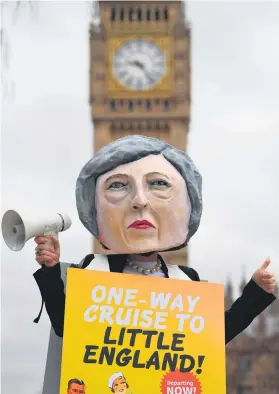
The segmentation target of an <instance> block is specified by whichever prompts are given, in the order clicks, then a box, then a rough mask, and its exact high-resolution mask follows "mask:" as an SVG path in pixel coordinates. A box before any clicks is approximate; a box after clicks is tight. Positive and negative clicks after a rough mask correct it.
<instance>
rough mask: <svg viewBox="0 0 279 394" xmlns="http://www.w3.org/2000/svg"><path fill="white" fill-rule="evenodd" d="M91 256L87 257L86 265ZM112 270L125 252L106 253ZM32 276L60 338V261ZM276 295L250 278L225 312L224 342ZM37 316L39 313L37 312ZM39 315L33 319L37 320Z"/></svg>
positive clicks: (121, 262)
mask: <svg viewBox="0 0 279 394" xmlns="http://www.w3.org/2000/svg"><path fill="white" fill-rule="evenodd" d="M93 258H94V255H88V256H86V258H85V260H84V262H83V267H82V268H85V267H86V266H87V265H88V264H89V263H90V262H91V260H92V259H93ZM108 262H109V266H110V271H111V272H120V273H121V272H122V271H123V269H124V266H125V263H126V258H125V255H108ZM179 268H180V269H181V270H182V271H183V272H184V273H185V274H186V275H187V276H188V277H189V278H190V279H192V280H193V281H199V280H200V278H199V275H198V273H197V272H196V271H195V270H194V269H193V268H189V267H184V266H179ZM162 270H163V272H164V274H165V275H166V277H167V278H168V277H169V276H168V268H167V266H166V264H165V263H164V262H162ZM34 278H35V280H36V282H37V284H38V286H39V289H40V292H41V295H42V299H43V301H44V303H45V306H46V310H47V313H48V315H49V318H50V321H51V324H52V327H53V329H54V331H55V333H56V335H58V336H59V337H62V336H63V327H64V313H65V293H64V283H63V280H62V279H61V270H60V264H57V265H56V266H54V267H52V268H40V269H39V270H38V271H36V272H35V274H34ZM275 299H276V297H275V296H274V295H273V294H269V293H267V292H265V291H264V290H263V289H261V288H260V287H259V286H258V285H257V284H256V283H255V282H254V281H253V280H252V279H251V280H250V282H248V284H247V285H246V286H245V288H244V291H243V293H242V295H241V296H240V297H239V298H238V299H237V300H236V301H235V302H234V303H233V304H232V306H231V308H230V309H229V310H227V311H225V341H226V344H227V343H228V342H230V341H231V340H232V339H233V338H235V337H236V336H237V335H238V334H240V333H241V332H242V331H243V330H245V328H247V327H248V326H249V325H250V324H251V323H252V321H253V320H254V319H255V318H256V317H257V316H258V315H259V314H260V313H261V312H263V311H264V310H265V309H266V308H267V307H268V306H269V305H270V304H271V303H272V302H273V301H274V300H275ZM39 316H40V315H39ZM38 320H39V317H38V318H37V319H35V321H36V322H38Z"/></svg>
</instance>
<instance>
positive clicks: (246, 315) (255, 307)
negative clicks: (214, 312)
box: [225, 279, 276, 344]
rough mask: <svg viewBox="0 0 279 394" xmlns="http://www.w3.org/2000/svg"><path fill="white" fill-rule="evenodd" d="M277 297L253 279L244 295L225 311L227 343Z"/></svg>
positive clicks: (246, 287)
mask: <svg viewBox="0 0 279 394" xmlns="http://www.w3.org/2000/svg"><path fill="white" fill-rule="evenodd" d="M275 299H276V297H275V296H274V295H273V294H269V293H267V292H266V291H264V290H263V289H261V288H260V287H259V286H258V285H257V284H256V282H254V281H253V279H251V280H250V282H248V283H247V285H246V286H245V288H244V290H243V293H242V295H241V296H240V297H239V298H238V299H237V300H236V301H235V302H234V303H233V304H232V306H231V308H230V309H229V310H227V311H226V312H225V337H226V344H227V343H228V342H230V341H231V340H232V339H233V338H235V337H236V336H237V335H238V334H240V333H241V332H242V331H243V330H245V329H246V328H247V327H248V326H249V325H250V324H251V323H252V321H253V320H254V319H255V318H256V317H257V316H258V315H259V314H260V313H262V312H263V311H264V310H265V309H266V308H267V307H268V306H269V305H270V304H272V302H273V301H275Z"/></svg>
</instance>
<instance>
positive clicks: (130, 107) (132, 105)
mask: <svg viewBox="0 0 279 394" xmlns="http://www.w3.org/2000/svg"><path fill="white" fill-rule="evenodd" d="M128 109H129V111H130V112H132V111H133V110H134V104H133V102H132V101H129V105H128Z"/></svg>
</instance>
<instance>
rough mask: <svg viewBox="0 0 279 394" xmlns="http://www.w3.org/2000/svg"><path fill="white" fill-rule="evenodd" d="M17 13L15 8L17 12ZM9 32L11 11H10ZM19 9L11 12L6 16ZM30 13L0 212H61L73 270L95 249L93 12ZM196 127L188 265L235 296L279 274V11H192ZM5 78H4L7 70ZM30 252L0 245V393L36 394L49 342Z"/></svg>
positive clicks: (14, 29) (16, 77)
mask: <svg viewBox="0 0 279 394" xmlns="http://www.w3.org/2000/svg"><path fill="white" fill-rule="evenodd" d="M10 6H11V5H10ZM5 8H6V12H5V14H4V16H5V24H6V25H7V26H9V24H10V21H11V18H10V17H11V13H10V11H9V10H8V8H9V7H8V6H5ZM10 8H12V7H10ZM37 8H38V14H37V16H34V17H32V16H31V17H30V13H29V9H28V5H27V4H25V6H24V7H23V9H22V11H21V14H20V16H19V17H18V19H17V22H16V24H15V25H13V26H10V28H9V38H10V51H11V53H10V56H11V59H10V69H9V73H8V74H6V73H5V80H6V82H7V84H8V85H7V87H8V86H9V84H10V83H11V82H12V81H13V82H14V84H15V88H16V92H15V93H16V94H15V97H14V98H13V99H12V97H7V98H6V99H5V101H4V102H3V103H2V115H3V122H2V155H1V157H2V161H1V164H2V213H3V212H4V211H5V210H6V209H10V208H13V209H16V210H18V211H19V212H20V213H21V212H24V211H30V212H31V214H32V215H33V216H36V214H39V213H47V212H59V211H64V212H67V213H68V214H70V216H71V217H72V219H73V225H72V227H71V229H70V230H69V231H67V232H65V233H63V234H62V235H61V236H60V240H61V249H62V251H61V252H62V255H61V260H62V261H66V262H77V261H80V260H81V259H82V258H83V257H84V256H85V255H86V254H88V253H90V252H91V249H90V248H91V239H90V237H89V235H88V233H87V230H85V228H83V226H82V225H81V224H80V223H79V220H78V217H77V213H76V208H75V198H74V194H75V181H76V178H77V176H78V173H79V171H80V169H81V167H82V166H83V165H84V164H85V162H86V161H87V160H88V159H89V158H90V156H91V154H92V148H93V146H92V133H93V132H92V125H91V121H90V110H89V105H88V68H89V61H88V21H89V13H88V4H86V3H83V2H78V3H74V2H71V3H67V2H59V3H56V2H40V4H39V6H38V7H37ZM188 19H189V20H190V22H191V24H192V72H193V78H192V87H193V91H192V103H193V106H192V121H191V128H190V143H189V153H190V155H191V157H192V158H193V159H194V161H195V163H196V165H197V166H198V168H199V170H200V172H201V173H202V175H203V180H204V213H203V217H202V222H201V226H200V229H199V231H198V233H197V234H196V235H195V236H194V238H193V239H192V241H191V249H190V264H191V265H192V266H193V267H194V268H195V269H197V271H198V272H199V273H200V276H201V277H202V278H203V279H208V280H209V281H214V282H219V283H225V281H226V278H227V277H228V276H231V278H232V280H233V282H234V284H235V295H237V294H238V284H239V281H240V279H241V278H242V274H243V266H245V272H246V277H247V279H249V277H250V276H251V275H252V274H253V272H254V271H255V270H256V269H257V268H258V267H259V266H260V264H261V263H262V262H263V260H264V258H265V257H266V256H268V255H269V256H271V258H272V261H273V266H272V267H273V269H274V270H275V271H277V273H279V242H278V239H279V238H278V235H279V208H278V204H279V182H278V172H279V157H278V151H279V110H278V108H279V73H278V70H279V40H278V37H279V24H278V20H279V3H278V2H271V3H268V2H267V1H265V2H247V3H246V2H236V1H235V2H193V3H189V5H188ZM4 71H5V70H3V72H4ZM33 250H34V243H33V241H29V242H28V243H27V245H26V247H25V248H24V249H23V250H22V251H20V252H18V253H14V252H11V251H10V250H9V249H8V248H7V247H6V246H5V245H4V244H3V243H2V274H3V280H2V319H3V324H2V340H3V343H2V383H3V386H2V389H3V393H4V394H16V393H18V394H37V393H39V390H40V388H41V386H42V380H43V374H44V366H45V357H46V351H47V343H48V333H49V322H48V319H47V317H46V313H44V316H43V318H42V320H41V321H40V323H39V324H37V325H36V324H34V323H33V322H32V321H33V319H34V318H35V317H36V316H37V313H38V311H39V308H40V303H41V300H40V296H39V290H38V288H37V286H36V284H35V281H34V279H33V277H32V273H33V272H34V271H35V270H36V269H37V265H36V262H35V260H34V252H33Z"/></svg>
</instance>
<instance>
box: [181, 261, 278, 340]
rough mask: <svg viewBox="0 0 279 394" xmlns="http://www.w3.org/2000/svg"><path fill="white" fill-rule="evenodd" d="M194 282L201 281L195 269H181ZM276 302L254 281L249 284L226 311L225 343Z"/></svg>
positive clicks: (274, 298)
mask: <svg viewBox="0 0 279 394" xmlns="http://www.w3.org/2000/svg"><path fill="white" fill-rule="evenodd" d="M180 268H181V269H182V270H183V272H185V273H186V274H187V275H188V276H189V277H190V278H191V279H192V280H194V281H199V280H200V278H199V274H198V273H197V272H196V271H195V270H194V269H193V268H187V267H180ZM274 300H276V297H275V296H274V295H273V294H269V293H267V292H266V291H264V290H263V289H261V288H260V287H259V286H258V285H257V284H256V282H254V281H253V279H251V280H250V282H248V283H247V285H246V286H245V288H244V290H243V293H242V295H241V296H240V297H239V298H238V299H237V300H236V301H235V302H234V303H233V304H232V306H231V308H230V309H229V310H227V311H225V342H226V344H227V343H229V342H230V341H231V340H232V339H233V338H235V337H236V336H237V335H238V334H240V333H241V332H242V331H243V330H245V329H246V328H247V327H248V326H249V325H250V324H251V323H252V321H253V320H254V319H255V318H256V317H257V316H258V315H259V314H260V313H262V312H263V311H264V310H265V309H266V308H267V307H268V306H269V305H270V304H272V302H273V301H274Z"/></svg>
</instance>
